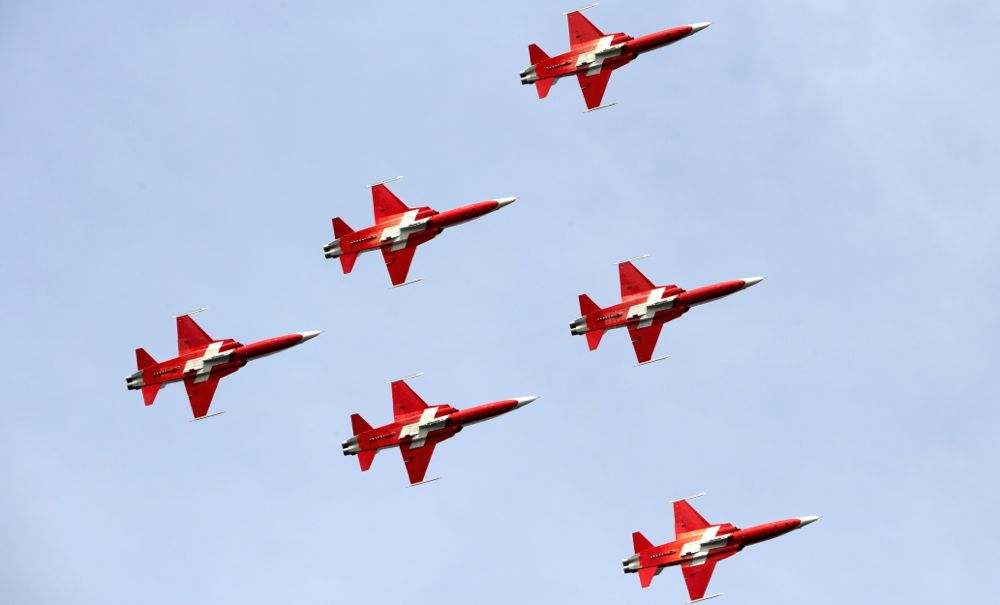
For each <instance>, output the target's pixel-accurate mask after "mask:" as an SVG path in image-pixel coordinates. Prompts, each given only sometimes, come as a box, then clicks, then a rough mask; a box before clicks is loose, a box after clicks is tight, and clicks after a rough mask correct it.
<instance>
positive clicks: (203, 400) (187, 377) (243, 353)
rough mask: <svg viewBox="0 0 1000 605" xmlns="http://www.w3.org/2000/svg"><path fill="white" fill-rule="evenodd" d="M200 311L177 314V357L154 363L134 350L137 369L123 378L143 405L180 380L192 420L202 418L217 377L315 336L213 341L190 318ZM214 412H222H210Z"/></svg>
mask: <svg viewBox="0 0 1000 605" xmlns="http://www.w3.org/2000/svg"><path fill="white" fill-rule="evenodd" d="M204 310H205V309H204V308H202V309H198V310H197V311H191V312H189V313H185V314H184V315H179V316H177V353H178V355H177V357H175V358H173V359H170V360H168V361H163V362H158V361H156V360H155V359H153V357H152V356H151V355H150V354H149V353H147V352H146V350H145V349H136V350H135V360H136V365H138V366H139V371H138V372H136V373H134V374H132V375H131V376H129V377H128V378H126V379H125V382H126V383H127V384H128V388H129V390H133V389H138V390H141V391H142V399H143V401H144V402H145V403H146V405H153V400H154V399H156V394H157V393H159V392H160V389H162V388H163V387H165V386H166V385H167V383H170V382H178V381H181V380H183V381H184V387H185V388H186V389H187V393H188V399H190V400H191V411H192V412H193V413H194V418H195V420H199V419H201V418H206V417H208V408H209V406H211V405H212V396H213V395H215V387H217V386H219V379H220V378H222V377H223V376H229V375H230V374H232V373H233V372H235V371H236V370H239V369H240V368H242V367H243V366H245V365H247V362H249V361H250V360H252V359H257V358H259V357H264V356H265V355H271V354H272V353H277V352H278V351H281V350H283V349H287V348H289V347H294V346H295V345H299V344H302V343H304V342H305V341H307V340H309V339H310V338H315V337H316V336H317V335H319V332H317V331H312V332H299V333H297V334H287V335H285V336H276V337H274V338H268V339H266V340H260V341H257V342H252V343H250V344H248V345H244V344H241V343H239V342H236V341H235V340H232V339H230V338H227V339H225V340H216V339H214V338H212V337H211V336H209V335H208V334H206V333H205V331H204V330H202V329H201V326H199V325H198V324H196V323H195V321H194V320H193V319H191V315H192V314H193V313H197V312H199V311H204ZM218 414H222V412H216V413H215V414H211V415H212V416H216V415H218Z"/></svg>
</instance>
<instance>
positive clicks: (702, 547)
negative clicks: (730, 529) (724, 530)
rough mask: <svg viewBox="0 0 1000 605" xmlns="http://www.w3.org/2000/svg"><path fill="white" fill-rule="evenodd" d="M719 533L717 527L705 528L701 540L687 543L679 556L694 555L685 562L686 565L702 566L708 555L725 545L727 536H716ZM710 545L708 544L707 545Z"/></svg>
mask: <svg viewBox="0 0 1000 605" xmlns="http://www.w3.org/2000/svg"><path fill="white" fill-rule="evenodd" d="M718 533H719V526H718V525H715V526H713V527H707V528H705V531H704V532H703V533H702V534H701V538H698V539H697V540H693V541H691V542H687V543H686V544H684V546H682V547H681V556H682V557H684V556H686V555H694V556H692V557H691V559H690V560H689V561H688V562H687V565H688V566H689V567H690V566H691V565H702V564H703V563H704V562H705V561H706V560H707V559H708V554H709V553H710V552H711V551H713V550H715V549H716V548H722V547H723V546H725V545H726V541H727V540H726V538H728V537H729V534H724V535H722V536H716V534H718ZM709 543H710V544H709Z"/></svg>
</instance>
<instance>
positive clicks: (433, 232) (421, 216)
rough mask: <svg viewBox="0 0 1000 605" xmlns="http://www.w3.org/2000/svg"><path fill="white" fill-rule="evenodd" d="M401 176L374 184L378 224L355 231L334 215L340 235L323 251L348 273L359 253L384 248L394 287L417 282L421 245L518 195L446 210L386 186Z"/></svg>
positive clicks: (334, 227) (335, 233)
mask: <svg viewBox="0 0 1000 605" xmlns="http://www.w3.org/2000/svg"><path fill="white" fill-rule="evenodd" d="M399 178H401V177H396V178H394V179H389V180H388V181H383V182H382V183H377V184H375V185H372V202H373V203H374V207H375V225H374V226H372V227H366V228H364V229H358V230H357V231H354V230H353V229H351V228H350V227H348V226H347V223H345V222H344V221H343V220H342V219H341V218H340V217H337V218H335V219H333V235H334V237H336V239H335V240H333V241H332V242H330V243H329V244H327V245H326V246H324V247H323V252H324V253H325V255H326V258H339V259H340V265H341V267H342V268H343V270H344V273H350V272H351V269H353V268H354V262H355V261H356V260H357V259H358V254H361V253H362V252H369V251H371V250H381V251H382V258H383V259H384V260H385V266H386V268H387V269H388V270H389V279H390V280H391V281H392V285H393V287H396V286H404V285H406V284H407V283H413V282H407V281H406V275H407V274H408V273H409V271H410V262H411V261H413V253H414V252H416V249H417V246H419V245H420V244H422V243H424V242H426V241H429V240H432V239H434V238H435V237H437V235H438V234H439V233H441V232H442V231H444V230H445V229H446V228H448V227H452V226H455V225H459V224H461V223H464V222H467V221H471V220H472V219H476V218H479V217H480V216H483V215H484V214H489V213H490V212H493V211H494V210H499V209H500V208H503V207H504V206H506V205H508V204H510V203H512V202H513V201H514V200H516V199H517V198H514V197H504V198H499V199H495V200H488V201H485V202H476V203H474V204H468V205H466V206H461V207H459V208H454V209H452V210H445V211H443V212H438V211H437V210H433V209H431V208H428V207H427V206H420V207H418V208H410V207H408V206H407V205H406V204H404V203H403V202H401V201H400V200H399V198H398V197H396V196H395V195H394V194H393V193H392V191H389V188H388V187H386V186H385V184H386V183H388V182H391V181H395V180H396V179H399ZM414 281H420V280H414Z"/></svg>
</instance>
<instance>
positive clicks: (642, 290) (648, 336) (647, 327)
mask: <svg viewBox="0 0 1000 605" xmlns="http://www.w3.org/2000/svg"><path fill="white" fill-rule="evenodd" d="M639 258H644V257H639ZM632 260H637V259H631V260H627V261H622V262H620V263H618V277H619V280H620V281H621V290H622V301H621V302H620V303H618V304H616V305H611V306H610V307H606V308H603V309H602V308H601V307H599V306H597V303H595V302H594V301H592V300H591V299H590V297H589V296H587V295H586V294H581V295H580V313H582V314H583V317H580V318H579V319H577V320H576V321H574V322H573V323H571V324H570V325H569V328H570V333H572V334H574V335H579V334H585V335H586V336H587V345H588V346H589V347H590V350H591V351H593V350H594V349H596V348H597V345H599V344H600V343H601V337H602V336H604V331H605V330H610V329H613V328H621V327H627V328H628V333H629V336H631V338H632V346H633V347H634V348H635V356H636V358H637V359H638V360H639V365H643V364H646V363H651V362H653V361H660V360H661V359H666V357H660V358H657V359H652V357H653V350H654V349H655V348H656V340H657V339H658V338H659V337H660V329H661V328H662V327H663V324H665V323H667V322H668V321H671V320H674V319H677V318H678V317H680V316H681V315H684V314H685V313H687V312H688V310H689V309H690V308H691V307H693V306H695V305H700V304H703V303H707V302H711V301H713V300H717V299H719V298H722V297H723V296H729V295H730V294H732V293H734V292H739V291H740V290H743V289H744V288H749V287H750V286H753V285H754V284H757V283H760V281H761V280H763V279H764V278H763V277H746V278H744V279H736V280H733V281H724V282H720V283H718V284H714V285H711V286H703V287H701V288H695V289H694V290H684V289H683V288H678V287H677V286H674V285H670V286H654V285H653V282H651V281H649V279H648V278H647V277H646V276H645V275H643V274H642V273H640V272H639V270H638V269H636V268H635V266H634V265H632V262H631V261H632Z"/></svg>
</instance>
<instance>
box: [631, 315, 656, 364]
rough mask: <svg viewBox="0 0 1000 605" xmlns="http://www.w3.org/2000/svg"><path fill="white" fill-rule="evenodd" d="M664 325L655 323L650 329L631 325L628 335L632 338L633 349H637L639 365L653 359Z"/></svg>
mask: <svg viewBox="0 0 1000 605" xmlns="http://www.w3.org/2000/svg"><path fill="white" fill-rule="evenodd" d="M661 328H663V324H662V323H654V324H652V325H650V326H648V327H645V328H640V327H638V326H637V325H636V324H629V326H628V335H629V336H630V337H631V338H632V348H634V349H635V358H636V359H638V360H639V363H646V362H647V361H649V360H650V359H652V358H653V351H654V350H655V349H656V341H657V339H659V338H660V329H661Z"/></svg>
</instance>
